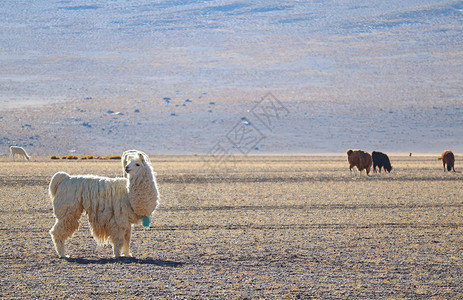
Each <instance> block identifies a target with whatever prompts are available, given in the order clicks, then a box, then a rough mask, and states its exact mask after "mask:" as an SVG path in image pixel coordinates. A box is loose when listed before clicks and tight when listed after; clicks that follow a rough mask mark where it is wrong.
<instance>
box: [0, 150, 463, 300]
mask: <svg viewBox="0 0 463 300" xmlns="http://www.w3.org/2000/svg"><path fill="white" fill-rule="evenodd" d="M391 160H392V164H393V166H394V169H393V173H391V174H373V175H372V176H370V177H369V178H367V177H366V176H365V174H362V175H361V176H358V175H356V176H353V175H352V174H350V173H349V170H348V165H347V161H346V158H345V157H342V156H339V157H328V156H326V157H311V156H249V157H241V158H237V159H236V160H235V161H234V162H233V163H231V162H227V163H226V164H225V165H223V166H220V167H225V170H222V171H220V172H219V171H218V170H217V169H216V167H217V165H216V163H214V161H213V160H212V159H210V160H209V161H207V162H205V159H204V158H202V157H198V156H177V157H152V162H153V165H154V168H155V170H156V172H157V174H158V181H159V185H160V190H161V197H162V202H161V207H160V209H159V210H158V211H157V212H155V217H154V218H153V219H152V221H151V228H150V229H147V230H146V229H144V228H143V227H142V226H141V225H138V226H136V227H135V229H134V233H133V240H132V245H131V250H132V253H133V255H134V258H126V259H121V260H113V259H111V254H112V252H111V248H110V247H109V246H104V247H100V246H97V245H96V243H95V241H94V240H93V239H92V237H91V235H90V233H89V230H88V225H87V222H86V217H85V216H84V217H83V218H82V220H81V228H80V229H79V230H78V231H77V232H76V234H75V235H74V237H73V238H72V239H71V240H70V241H69V242H68V247H67V249H68V250H67V252H68V254H70V255H71V258H70V259H58V258H57V256H56V254H55V252H54V250H53V246H52V243H51V239H50V236H49V234H48V230H49V229H50V228H51V226H52V225H53V223H54V217H53V214H52V208H51V203H50V200H49V198H48V195H47V185H48V182H49V179H50V177H51V176H52V175H53V174H54V173H55V172H57V171H66V172H69V173H71V174H83V173H90V174H99V175H106V176H111V177H112V176H118V175H120V172H121V168H120V165H119V161H81V160H78V161H63V160H58V161H51V160H49V159H48V158H46V157H38V158H33V161H31V162H23V161H16V162H12V161H10V160H9V159H8V158H7V157H2V158H0V170H1V171H0V184H1V186H2V188H1V194H0V204H1V206H0V210H1V214H0V235H1V240H2V243H1V246H0V247H1V249H0V250H1V252H0V269H1V274H2V276H1V277H0V289H1V293H0V296H1V297H2V298H10V297H11V298H55V297H56V298H82V299H84V298H118V299H119V298H176V297H177V298H285V297H287V298H311V297H315V298H317V297H320V298H353V297H355V298H357V297H360V298H381V299H386V298H416V297H418V298H426V299H429V298H437V299H439V298H442V299H449V298H462V297H463V261H462V258H463V209H462V206H463V186H462V179H463V174H462V173H461V172H457V173H453V172H452V173H447V172H445V173H444V172H443V170H442V166H441V163H440V162H439V161H437V160H436V157H434V156H432V157H431V156H429V157H425V156H423V157H392V158H391ZM459 161H461V159H460V158H458V157H457V163H456V170H457V171H459V169H460V167H459V166H460V163H459Z"/></svg>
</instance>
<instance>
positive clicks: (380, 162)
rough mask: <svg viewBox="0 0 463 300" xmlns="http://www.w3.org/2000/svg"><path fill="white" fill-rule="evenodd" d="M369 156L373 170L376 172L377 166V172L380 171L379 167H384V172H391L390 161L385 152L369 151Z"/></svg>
mask: <svg viewBox="0 0 463 300" xmlns="http://www.w3.org/2000/svg"><path fill="white" fill-rule="evenodd" d="M371 158H372V159H373V171H375V172H376V167H378V169H379V173H381V168H384V170H385V171H386V172H388V173H391V170H392V166H391V161H390V160H389V157H388V156H387V154H385V153H383V152H379V151H373V152H371Z"/></svg>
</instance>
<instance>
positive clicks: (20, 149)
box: [10, 146, 30, 160]
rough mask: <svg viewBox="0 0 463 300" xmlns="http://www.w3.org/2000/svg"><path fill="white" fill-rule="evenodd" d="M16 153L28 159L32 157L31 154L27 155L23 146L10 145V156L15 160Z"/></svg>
mask: <svg viewBox="0 0 463 300" xmlns="http://www.w3.org/2000/svg"><path fill="white" fill-rule="evenodd" d="M15 155H18V156H22V157H24V159H27V160H29V159H30V157H29V155H27V153H26V150H24V148H23V147H18V146H11V147H10V156H11V157H12V158H13V160H14V156H15Z"/></svg>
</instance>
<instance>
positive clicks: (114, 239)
mask: <svg viewBox="0 0 463 300" xmlns="http://www.w3.org/2000/svg"><path fill="white" fill-rule="evenodd" d="M121 231H122V232H117V233H115V234H112V235H111V244H112V245H113V254H114V258H119V257H120V256H121V249H122V248H123V246H124V230H121Z"/></svg>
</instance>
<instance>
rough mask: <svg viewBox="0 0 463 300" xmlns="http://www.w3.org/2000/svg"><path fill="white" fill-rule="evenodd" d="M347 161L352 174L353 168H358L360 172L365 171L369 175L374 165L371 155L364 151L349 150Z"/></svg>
mask: <svg viewBox="0 0 463 300" xmlns="http://www.w3.org/2000/svg"><path fill="white" fill-rule="evenodd" d="M347 161H348V162H349V170H350V171H351V172H352V168H353V167H357V169H358V170H359V171H360V172H362V171H363V170H365V171H366V172H367V175H368V174H369V173H370V170H371V165H372V164H373V160H372V158H371V155H370V153H368V152H366V151H362V150H351V149H349V150H347Z"/></svg>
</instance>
